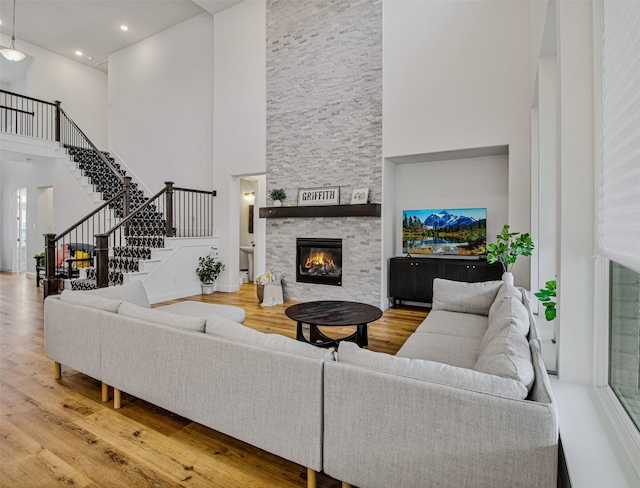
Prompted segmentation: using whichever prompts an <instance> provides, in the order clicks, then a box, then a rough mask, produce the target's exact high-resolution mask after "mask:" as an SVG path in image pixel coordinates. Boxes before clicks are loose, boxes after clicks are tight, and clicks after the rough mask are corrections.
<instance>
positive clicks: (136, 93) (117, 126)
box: [109, 13, 213, 192]
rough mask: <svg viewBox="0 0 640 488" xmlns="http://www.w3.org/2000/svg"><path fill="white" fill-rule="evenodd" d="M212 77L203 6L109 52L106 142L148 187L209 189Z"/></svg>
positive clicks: (210, 31) (207, 23)
mask: <svg viewBox="0 0 640 488" xmlns="http://www.w3.org/2000/svg"><path fill="white" fill-rule="evenodd" d="M212 77H213V20H212V16H211V14H209V13H203V14H201V15H199V16H197V17H194V18H192V19H189V20H187V21H185V22H182V23H181V24H178V25H176V26H174V27H171V28H170V29H167V30H165V31H163V32H160V33H159V34H157V35H155V36H152V37H149V38H147V39H145V40H143V41H141V42H139V43H137V44H134V45H133V46H130V47H128V48H126V49H123V50H121V51H118V52H117V53H115V54H112V55H111V56H109V147H110V148H112V149H113V150H114V151H115V152H116V153H117V154H118V156H119V157H120V158H121V159H122V161H123V162H124V163H125V165H126V166H129V167H131V168H132V169H133V171H134V172H135V174H136V176H137V177H138V178H139V179H140V181H141V182H142V183H144V185H146V186H147V187H148V188H150V189H151V191H153V192H157V191H159V190H160V189H161V188H162V187H163V186H164V182H165V181H174V182H175V184H176V186H179V187H183V188H196V189H202V190H211V189H213V188H212V179H213V173H212V168H211V159H212V113H213V87H212V84H211V80H212Z"/></svg>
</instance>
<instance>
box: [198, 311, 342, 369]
mask: <svg viewBox="0 0 640 488" xmlns="http://www.w3.org/2000/svg"><path fill="white" fill-rule="evenodd" d="M205 332H206V333H207V334H211V335H214V336H216V337H221V338H223V339H229V340H233V341H237V342H242V343H244V344H252V345H254V346H260V347H266V348H268V349H275V350H277V351H282V352H288V353H291V354H296V355H298V356H306V357H310V358H314V359H324V360H325V361H332V360H333V359H334V353H333V349H322V348H319V347H316V346H312V345H311V344H305V343H304V342H300V341H297V340H295V339H291V338H289V337H285V336H283V335H280V334H265V333H264V332H259V331H257V330H253V329H251V328H249V327H245V326H244V325H241V324H238V323H237V322H232V321H230V320H227V319H225V318H223V317H219V316H217V315H211V316H209V318H208V319H207V326H206V330H205Z"/></svg>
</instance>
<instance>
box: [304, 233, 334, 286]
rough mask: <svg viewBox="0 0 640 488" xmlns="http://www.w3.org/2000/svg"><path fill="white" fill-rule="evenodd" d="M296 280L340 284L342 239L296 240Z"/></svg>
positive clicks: (321, 283)
mask: <svg viewBox="0 0 640 488" xmlns="http://www.w3.org/2000/svg"><path fill="white" fill-rule="evenodd" d="M296 262H297V266H296V281H298V282H301V283H317V284H320V285H336V286H342V239H311V238H298V239H297V240H296Z"/></svg>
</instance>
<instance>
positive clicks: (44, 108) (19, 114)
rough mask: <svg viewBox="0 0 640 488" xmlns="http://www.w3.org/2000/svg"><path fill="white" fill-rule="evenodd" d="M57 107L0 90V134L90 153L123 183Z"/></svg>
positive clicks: (55, 104)
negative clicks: (46, 141)
mask: <svg viewBox="0 0 640 488" xmlns="http://www.w3.org/2000/svg"><path fill="white" fill-rule="evenodd" d="M61 104H62V102H60V101H59V100H55V101H53V102H47V101H44V100H39V99H37V98H32V97H27V96H25V95H20V94H18V93H13V92H10V91H7V90H0V131H1V132H6V133H8V134H16V135H19V136H26V137H34V138H37V139H46V140H49V141H56V142H59V143H60V144H62V145H63V146H66V147H77V148H81V149H85V150H87V151H90V152H91V153H92V154H93V155H95V156H96V157H97V158H99V159H100V161H101V162H102V163H103V164H104V165H105V167H107V168H108V169H109V170H110V171H111V172H112V173H113V174H114V175H115V176H116V178H118V179H119V180H120V181H121V182H124V180H123V176H122V174H121V173H120V171H119V170H118V169H117V168H116V167H115V166H114V165H113V164H112V163H111V161H109V159H108V158H107V157H106V156H105V155H104V154H103V153H102V152H101V151H100V150H98V148H97V147H96V146H95V145H94V144H93V143H92V142H91V140H90V139H89V138H88V137H87V136H86V135H85V133H84V132H82V130H81V129H80V128H79V127H78V125H77V124H76V123H75V122H74V121H73V120H72V119H71V118H70V117H69V116H68V115H67V113H66V112H65V111H64V110H63V109H62V106H61Z"/></svg>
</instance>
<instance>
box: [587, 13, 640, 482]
mask: <svg viewBox="0 0 640 488" xmlns="http://www.w3.org/2000/svg"><path fill="white" fill-rule="evenodd" d="M596 8H597V10H596V18H598V19H599V20H600V27H601V29H600V31H599V32H598V33H597V34H596V36H598V34H599V36H600V38H599V41H601V42H599V43H597V44H596V51H595V53H596V60H595V62H596V66H597V67H598V68H600V69H599V73H600V78H599V79H596V106H597V107H598V109H599V110H598V112H599V113H598V114H597V115H598V123H597V124H596V130H597V134H598V135H597V137H596V145H597V151H596V159H597V160H598V161H599V162H600V165H601V168H600V170H601V171H600V174H599V178H598V185H599V191H598V205H597V209H596V215H597V219H598V224H597V229H598V230H597V232H598V235H597V236H596V237H597V241H598V247H599V250H598V255H599V257H600V258H601V262H602V263H603V264H602V266H603V267H602V268H600V269H602V271H604V270H605V268H606V270H607V271H608V272H604V273H602V274H601V275H600V277H599V279H598V280H597V283H596V286H597V287H601V288H600V289H601V290H602V291H603V293H602V294H600V295H599V296H601V297H602V301H603V302H606V303H608V307H606V308H605V307H603V312H604V314H603V315H602V317H601V322H603V323H606V325H604V324H603V329H602V331H603V332H605V330H606V331H607V332H608V334H607V333H604V334H603V335H602V336H601V337H600V339H599V341H598V342H599V343H601V344H602V345H603V348H602V353H603V356H602V361H601V366H602V369H601V370H599V371H598V378H599V379H598V385H599V386H602V387H604V388H603V389H602V391H603V392H605V395H606V396H607V397H608V398H610V399H611V403H610V405H611V408H612V409H611V410H610V411H609V412H610V415H609V417H610V418H611V419H614V418H615V419H619V420H620V423H619V424H617V425H619V426H620V427H619V428H618V427H617V430H618V432H625V433H626V434H625V435H627V434H628V439H630V442H631V443H632V444H634V445H635V446H636V447H635V449H636V452H640V2H623V1H603V2H597V3H596ZM598 9H599V10H598ZM598 11H599V12H600V14H601V16H599V15H598ZM597 291H598V290H596V292H597ZM596 294H597V295H598V293H596ZM606 310H608V316H607V315H606ZM607 408H608V407H607ZM616 422H617V420H616ZM627 445H631V444H627ZM636 469H638V470H640V464H637V465H636ZM639 472H640V471H639Z"/></svg>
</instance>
